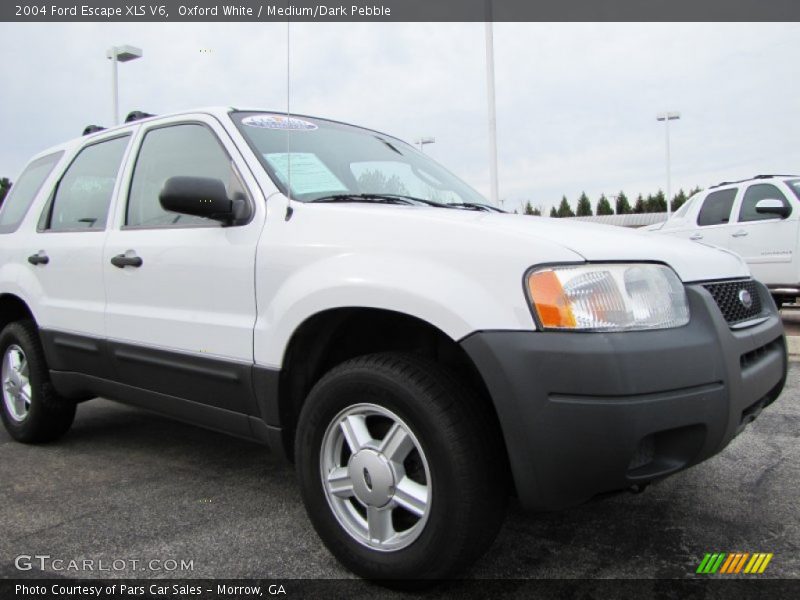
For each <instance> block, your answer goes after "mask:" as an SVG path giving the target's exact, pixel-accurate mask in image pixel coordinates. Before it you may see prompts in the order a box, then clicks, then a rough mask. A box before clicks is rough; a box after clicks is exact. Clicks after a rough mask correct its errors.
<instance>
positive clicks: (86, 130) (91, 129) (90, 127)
mask: <svg viewBox="0 0 800 600" xmlns="http://www.w3.org/2000/svg"><path fill="white" fill-rule="evenodd" d="M104 129H105V127H101V126H100V125H87V126H86V127H84V128H83V135H89V134H90V133H96V132H98V131H103V130H104Z"/></svg>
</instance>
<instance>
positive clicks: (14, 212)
mask: <svg viewBox="0 0 800 600" xmlns="http://www.w3.org/2000/svg"><path fill="white" fill-rule="evenodd" d="M63 154H64V153H63V152H56V153H55V154H48V155H47V156H43V157H42V158H37V159H36V160H35V161H33V162H32V163H31V164H29V165H28V166H27V168H26V169H25V170H24V171H23V172H22V175H20V176H19V179H18V180H17V181H16V183H14V185H12V186H11V191H10V192H9V194H8V196H7V197H6V199H5V202H3V206H2V207H0V233H12V232H14V231H16V230H17V228H18V227H19V224H20V223H21V222H22V219H24V218H25V214H26V213H27V212H28V209H29V208H30V206H31V203H32V202H33V199H34V198H36V195H37V194H38V193H39V190H40V189H41V187H42V184H43V183H44V180H45V179H47V176H48V175H50V173H51V172H52V170H53V167H55V166H56V163H57V162H58V161H59V160H61V156H62V155H63Z"/></svg>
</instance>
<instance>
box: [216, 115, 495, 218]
mask: <svg viewBox="0 0 800 600" xmlns="http://www.w3.org/2000/svg"><path fill="white" fill-rule="evenodd" d="M231 117H232V118H233V121H234V123H235V124H236V126H237V127H238V128H239V131H241V132H242V134H243V135H244V137H245V139H246V140H247V142H248V143H249V144H250V146H251V147H252V149H253V150H254V151H255V153H256V155H257V156H258V158H259V160H261V163H262V165H263V166H264V168H265V169H266V170H267V172H268V173H269V175H270V177H272V180H273V181H274V182H275V184H276V185H277V186H278V187H279V188H280V190H281V191H282V192H283V193H284V194H286V195H289V196H290V197H291V198H293V199H294V200H300V201H302V202H313V201H316V200H321V199H326V198H331V197H335V198H338V199H342V198H343V197H345V196H349V195H355V196H365V195H366V196H376V195H382V196H387V195H389V196H399V197H405V198H407V199H409V198H410V199H414V198H418V199H420V200H422V201H427V202H428V203H437V204H448V205H465V204H481V205H488V206H491V204H490V202H489V201H487V200H486V199H485V198H484V197H483V196H481V195H480V194H479V193H478V192H476V191H475V190H473V189H472V188H471V187H469V186H468V185H467V184H466V183H464V182H463V181H461V180H460V179H458V178H457V177H455V176H454V175H453V174H451V173H450V172H448V171H447V170H446V169H444V168H443V167H441V166H440V165H438V164H437V163H435V162H434V161H433V160H431V159H430V158H428V157H427V156H425V154H423V153H422V152H419V151H418V150H416V149H415V148H414V147H413V146H410V145H408V144H406V143H405V142H402V141H400V140H398V139H396V138H393V137H390V136H387V135H384V134H381V133H377V132H375V131H370V130H368V129H361V128H359V127H354V126H352V125H345V124H343V123H336V122H333V121H326V120H323V119H316V118H311V117H291V118H287V117H286V115H279V114H274V113H263V112H234V113H231Z"/></svg>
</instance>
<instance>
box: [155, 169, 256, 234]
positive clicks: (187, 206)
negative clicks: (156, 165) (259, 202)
mask: <svg viewBox="0 0 800 600" xmlns="http://www.w3.org/2000/svg"><path fill="white" fill-rule="evenodd" d="M158 201H159V202H160V203H161V207H162V208H163V209H164V210H168V211H171V212H176V213H180V214H182V215H192V216H195V217H205V218H207V219H213V220H215V221H221V222H222V223H225V224H226V225H232V224H233V223H235V222H237V221H239V220H240V219H242V218H243V217H246V216H247V215H243V214H241V213H242V212H246V211H243V209H244V207H245V206H247V202H246V201H245V200H244V199H237V200H231V199H230V198H228V192H227V191H226V190H225V184H224V183H222V181H220V180H219V179H211V178H208V177H170V178H169V179H167V181H166V182H165V183H164V187H163V188H162V189H161V193H160V194H159V195H158Z"/></svg>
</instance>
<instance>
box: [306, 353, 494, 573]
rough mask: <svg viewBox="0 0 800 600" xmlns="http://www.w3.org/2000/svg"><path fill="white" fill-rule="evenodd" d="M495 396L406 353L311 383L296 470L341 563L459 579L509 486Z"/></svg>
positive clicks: (372, 358) (489, 533)
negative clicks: (488, 399) (490, 398)
mask: <svg viewBox="0 0 800 600" xmlns="http://www.w3.org/2000/svg"><path fill="white" fill-rule="evenodd" d="M486 404H487V403H485V402H482V401H481V399H480V398H479V397H478V396H477V394H476V393H475V392H474V391H473V390H472V389H470V388H468V387H467V386H465V385H463V384H462V383H460V382H459V381H458V380H457V379H456V378H455V377H454V376H452V375H451V374H450V373H449V372H448V371H445V370H444V369H443V368H442V367H440V366H439V365H437V364H436V363H433V362H431V361H428V360H425V359H423V358H420V357H416V356H414V355H409V354H400V353H385V354H373V355H368V356H363V357H359V358H355V359H352V360H349V361H347V362H345V363H343V364H341V365H339V366H337V367H335V368H333V369H332V370H331V371H329V372H328V373H327V374H326V375H325V376H324V377H322V379H321V380H320V381H319V382H318V383H317V384H316V385H315V386H314V388H313V389H312V391H311V393H310V394H309V396H308V399H307V401H306V403H305V405H304V406H303V409H302V411H301V414H300V418H299V423H298V429H297V436H296V439H295V457H296V465H297V473H298V478H299V481H300V489H301V493H302V496H303V501H304V503H305V506H306V510H307V511H308V515H309V518H310V519H311V522H312V524H313V525H314V528H315V529H316V531H317V533H318V534H319V536H320V538H321V539H322V541H323V542H324V543H325V545H326V546H327V547H328V549H329V550H330V551H331V552H332V553H333V555H334V556H335V557H336V558H337V559H338V560H339V561H340V562H341V563H342V564H343V565H344V566H346V567H347V568H348V569H350V570H351V571H353V572H354V573H356V574H357V575H360V576H361V577H364V578H367V579H376V580H385V581H384V583H385V584H387V585H401V586H408V585H424V582H422V583H421V584H420V583H416V584H413V583H410V582H408V581H406V582H401V581H400V580H418V581H419V580H435V579H445V578H448V577H453V576H455V575H457V574H458V573H460V572H462V571H463V570H465V569H466V568H467V567H469V566H470V565H471V564H472V563H473V562H474V561H475V560H477V558H479V557H480V556H481V555H483V554H484V552H485V551H486V549H487V548H488V547H489V546H490V545H491V543H492V542H493V541H494V538H495V537H496V535H497V532H498V531H499V529H500V526H501V525H502V523H503V519H504V517H505V510H506V505H507V501H508V495H509V483H508V482H509V478H508V467H507V459H506V456H505V450H504V448H503V446H502V438H501V436H500V432H499V426H498V425H497V420H496V417H495V416H494V415H493V414H492V413H491V412H490V411H491V407H488V406H487V405H486ZM351 418H352V419H354V420H351ZM343 422H346V423H347V425H346V426H345V428H343V427H342V426H341V424H342V423H343ZM362 424H363V425H365V426H366V429H365V428H364V427H362ZM345 430H347V432H348V433H347V434H345ZM370 438H372V439H370ZM390 440H391V441H392V443H388V442H389V441H390ZM353 447H355V448H357V451H356V452H353ZM376 448H379V449H381V451H380V452H378V451H376ZM404 457H405V458H404ZM337 469H339V470H337ZM329 474H331V475H332V476H331V477H328V475H329ZM323 477H326V478H328V479H329V482H330V483H329V484H324V483H323ZM387 482H388V483H387ZM327 489H330V490H331V492H330V493H329V492H328V491H327ZM334 491H335V493H334ZM370 505H371V507H370V508H367V506H370ZM381 506H382V507H383V509H381ZM387 512H388V513H390V514H391V516H390V517H387V516H386V513H387ZM367 517H369V519H367ZM373 519H374V523H375V524H376V525H375V527H374V528H373V527H372V525H373ZM370 530H371V531H370ZM373 534H374V537H373ZM392 582H393V583H392Z"/></svg>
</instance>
